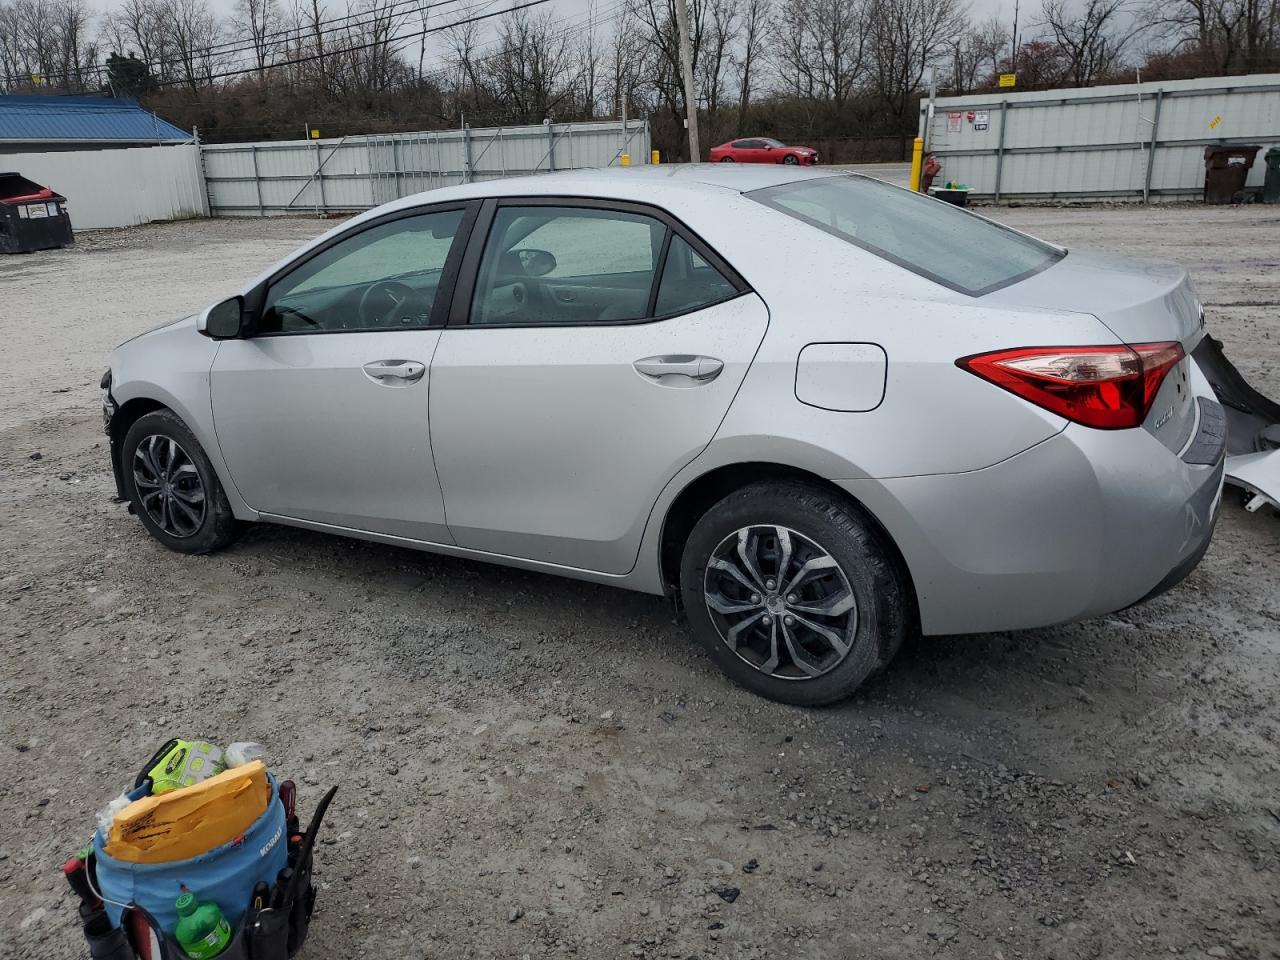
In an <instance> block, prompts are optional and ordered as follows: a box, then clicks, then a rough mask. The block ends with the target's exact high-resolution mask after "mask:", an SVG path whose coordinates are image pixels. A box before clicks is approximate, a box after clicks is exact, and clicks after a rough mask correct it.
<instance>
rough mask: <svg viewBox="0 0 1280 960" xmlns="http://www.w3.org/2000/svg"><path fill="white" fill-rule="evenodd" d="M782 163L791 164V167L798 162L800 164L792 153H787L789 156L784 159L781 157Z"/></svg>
mask: <svg viewBox="0 0 1280 960" xmlns="http://www.w3.org/2000/svg"><path fill="white" fill-rule="evenodd" d="M782 162H783V163H789V164H792V165H793V166H794V165H795V164H797V163H799V162H800V160H799V158H798V157H796V155H795V154H793V153H789V154H787V155H786V156H785V157H783V158H782Z"/></svg>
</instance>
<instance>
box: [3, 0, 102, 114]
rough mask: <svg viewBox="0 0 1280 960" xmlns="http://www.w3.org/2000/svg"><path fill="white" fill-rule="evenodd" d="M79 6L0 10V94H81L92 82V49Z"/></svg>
mask: <svg viewBox="0 0 1280 960" xmlns="http://www.w3.org/2000/svg"><path fill="white" fill-rule="evenodd" d="M90 20H91V14H90V12H89V9H88V7H87V6H86V4H85V0H13V2H12V3H8V4H0V70H2V71H3V72H2V73H0V89H8V90H27V89H38V88H45V89H49V90H53V91H57V92H59V93H84V92H85V91H87V90H89V89H92V88H93V86H94V85H95V83H96V80H97V74H98V67H97V59H98V49H97V45H96V43H95V42H94V41H93V40H92V39H91V38H90V33H89V26H90Z"/></svg>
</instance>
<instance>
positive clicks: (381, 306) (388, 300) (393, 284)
mask: <svg viewBox="0 0 1280 960" xmlns="http://www.w3.org/2000/svg"><path fill="white" fill-rule="evenodd" d="M413 295H414V292H413V288H412V287H410V286H408V285H406V284H403V283H401V282H400V281H399V280H377V281H375V282H373V283H371V284H369V286H367V287H365V288H364V293H362V294H360V307H359V313H360V323H361V325H362V326H365V327H392V326H397V325H399V323H400V321H401V320H402V319H403V318H402V316H401V313H400V311H401V310H402V309H403V307H404V305H405V304H406V303H408V301H409V298H410V297H412V296H413Z"/></svg>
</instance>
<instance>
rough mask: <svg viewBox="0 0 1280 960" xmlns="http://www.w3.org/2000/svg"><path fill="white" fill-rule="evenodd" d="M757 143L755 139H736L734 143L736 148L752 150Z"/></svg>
mask: <svg viewBox="0 0 1280 960" xmlns="http://www.w3.org/2000/svg"><path fill="white" fill-rule="evenodd" d="M755 145H756V142H755V141H754V140H735V141H734V142H733V144H732V146H733V148H734V149H735V150H750V149H751V148H752V147H754V146H755Z"/></svg>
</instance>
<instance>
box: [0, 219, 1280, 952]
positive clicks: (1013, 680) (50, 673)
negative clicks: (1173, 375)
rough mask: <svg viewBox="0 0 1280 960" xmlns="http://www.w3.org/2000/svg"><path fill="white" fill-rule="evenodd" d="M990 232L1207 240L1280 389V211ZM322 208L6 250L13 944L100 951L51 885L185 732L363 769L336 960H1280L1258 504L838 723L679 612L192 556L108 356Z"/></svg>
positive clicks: (486, 575) (915, 665)
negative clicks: (103, 414) (1189, 563)
mask: <svg viewBox="0 0 1280 960" xmlns="http://www.w3.org/2000/svg"><path fill="white" fill-rule="evenodd" d="M990 212H991V213H992V214H993V215H994V216H996V217H997V218H998V219H1002V220H1006V221H1008V222H1010V223H1012V224H1014V225H1016V226H1019V227H1024V228H1027V229H1029V230H1032V231H1033V232H1036V233H1039V234H1040V235H1042V236H1045V237H1047V238H1050V239H1053V240H1056V241H1060V242H1063V243H1066V244H1068V245H1073V246H1076V245H1078V246H1090V245H1091V246H1105V247H1110V248H1113V249H1116V250H1120V251H1124V252H1126V253H1134V254H1150V255H1158V256H1166V257H1172V258H1175V259H1178V260H1181V261H1182V262H1183V263H1185V264H1186V265H1188V267H1189V268H1190V269H1191V270H1192V271H1193V273H1194V275H1195V278H1196V282H1197V283H1198V284H1199V287H1200V290H1201V293H1202V295H1203V297H1204V299H1205V301H1206V302H1207V304H1208V310H1209V314H1210V317H1211V327H1212V329H1213V330H1214V332H1215V333H1216V334H1217V335H1218V336H1220V337H1222V338H1223V339H1224V340H1226V342H1227V351H1228V355H1229V356H1231V357H1232V358H1233V359H1234V360H1235V361H1236V362H1237V363H1238V365H1239V366H1240V367H1241V368H1242V369H1243V370H1244V371H1245V373H1246V375H1247V376H1248V377H1250V378H1251V379H1252V380H1253V381H1254V383H1255V384H1256V385H1257V386H1258V387H1260V388H1262V389H1263V390H1264V391H1265V392H1268V393H1270V394H1272V395H1275V396H1280V323H1278V322H1277V316H1278V313H1277V303H1278V302H1280V270H1278V269H1277V268H1278V267H1280V216H1277V212H1276V210H1275V209H1266V208H1261V207H1245V208H1236V209H1222V208H1217V209H1205V208H1201V207H1197V206H1183V205H1177V206H1173V205H1170V206H1162V207H1156V208H1153V209H1149V210H1143V209H1137V208H1121V207H1091V208H1065V209H1054V208H1021V209H996V210H993V211H990ZM323 226H324V224H320V223H317V222H316V221H314V220H268V221H254V222H250V221H216V222H190V223H179V224H164V225H156V226H150V227H142V228H138V229H133V230H127V231H121V232H111V233H96V234H87V235H85V236H83V237H82V238H81V240H80V242H79V243H78V244H77V246H76V247H75V248H74V249H72V250H68V251H63V252H50V253H41V254H37V255H32V256H25V257H9V258H6V259H4V260H3V262H0V281H3V282H2V283H0V294H2V295H3V299H2V300H0V303H2V304H3V305H2V306H0V331H2V332H3V336H4V343H5V349H4V351H3V352H2V353H0V437H2V438H3V441H2V442H0V494H2V499H0V504H2V506H0V526H2V528H3V531H4V532H3V537H0V605H2V608H0V609H2V610H3V613H2V614H0V644H3V650H4V651H5V662H6V664H7V669H6V670H5V671H4V673H3V676H2V677H0V757H2V758H3V762H2V763H0V770H2V771H3V776H2V777H0V824H2V826H0V927H3V929H4V930H6V931H7V933H6V934H5V935H4V936H3V937H0V956H12V957H19V956H20V957H23V958H67V957H73V956H80V955H83V949H82V945H81V944H80V943H79V939H78V938H79V933H78V931H77V929H76V926H75V922H74V911H73V908H72V903H71V898H70V895H69V894H68V893H67V892H66V891H65V889H64V884H63V883H62V881H61V879H60V878H59V877H58V876H57V871H58V866H59V864H60V863H61V861H62V860H63V859H64V858H65V857H66V855H67V853H68V852H69V851H71V850H72V849H74V848H75V847H76V846H78V845H79V844H80V843H81V842H82V841H83V839H84V838H85V837H86V836H87V834H88V832H89V830H90V829H91V824H92V819H93V813H94V811H95V810H96V808H97V807H98V806H99V805H101V804H102V803H103V802H104V801H105V800H106V799H107V798H108V797H110V796H111V795H113V794H114V793H115V792H116V791H117V790H119V789H120V787H121V786H122V782H123V781H125V780H128V779H130V778H131V777H132V774H133V771H134V770H135V769H136V768H137V767H138V766H139V765H140V763H141V761H142V760H143V759H144V758H145V757H147V756H149V755H150V753H151V751H152V750H153V749H154V748H155V746H156V745H157V744H159V743H160V742H161V741H163V740H165V739H167V738H168V737H169V736H171V735H177V734H182V735H188V736H195V735H200V736H204V737H208V738H210V739H214V740H219V741H223V742H226V741H230V740H235V739H258V740H261V741H263V742H264V743H266V744H268V745H269V746H270V748H271V760H272V766H273V768H274V769H275V770H276V771H278V772H280V773H285V774H291V775H293V776H294V777H295V778H297V780H298V781H299V786H300V793H301V802H302V805H303V815H304V817H305V816H307V815H308V813H309V810H310V809H311V808H312V807H313V805H314V803H315V801H316V800H317V799H318V797H319V794H320V793H321V790H322V788H323V787H324V786H326V785H328V784H330V783H338V784H340V785H341V790H340V792H339V794H338V798H337V801H336V803H335V805H334V807H333V808H332V812H331V814H330V817H329V825H328V827H327V829H326V831H325V834H324V843H323V846H321V847H320V848H319V854H318V867H319V872H320V880H321V881H322V885H323V890H322V893H321V897H320V901H319V908H318V913H317V917H316V920H315V922H314V924H313V925H312V936H311V940H310V942H309V943H308V946H307V949H306V951H305V955H306V956H308V957H311V958H323V957H327V958H350V957H415V958H420V957H436V958H454V957H483V958H487V957H504V958H505V957H513V958H523V957H528V958H539V957H560V956H566V955H568V956H578V957H587V958H597V957H599V958H617V957H672V958H675V957H679V958H691V957H725V958H760V957H773V958H817V957H877V958H899V957H901V958H907V957H910V958H918V957H920V956H924V955H935V954H940V955H947V956H952V957H985V958H1006V960H1012V958H1015V957H1026V958H1044V957H1056V958H1062V960H1066V958H1089V957H1106V958H1111V957H1157V956H1160V957H1167V956H1171V955H1177V956H1190V957H1219V958H1221V957H1234V958H1249V960H1252V958H1265V957H1280V932H1278V931H1280V882H1278V880H1280V871H1278V857H1280V795H1278V794H1280V740H1278V735H1280V708H1278V706H1277V702H1276V690H1277V679H1278V676H1280V667H1278V666H1277V664H1278V663H1280V660H1278V659H1277V654H1278V653H1280V519H1277V518H1276V517H1275V516H1274V515H1266V514H1257V515H1250V514H1246V513H1245V512H1244V511H1243V510H1241V509H1240V507H1239V506H1238V504H1237V502H1236V501H1235V500H1234V499H1232V498H1228V505H1227V506H1226V508H1225V510H1224V516H1223V518H1222V522H1221V524H1220V526H1219V528H1218V530H1219V532H1218V536H1217V538H1216V540H1215V542H1214V544H1213V547H1212V549H1211V550H1210V552H1209V554H1208V556H1207V557H1206V559H1205V561H1204V563H1203V564H1202V565H1201V566H1200V568H1199V569H1198V570H1197V571H1196V572H1195V573H1194V574H1193V575H1192V576H1191V577H1190V578H1189V579H1188V580H1187V581H1186V582H1185V583H1184V584H1182V585H1181V586H1179V587H1178V588H1177V589H1175V590H1173V591H1172V592H1170V593H1169V594H1167V595H1165V596H1163V597H1161V598H1159V599H1157V600H1155V601H1153V602H1151V603H1149V604H1147V605H1145V606H1143V607H1140V608H1137V609H1132V610H1127V611H1124V612H1122V613H1118V614H1116V615H1114V616H1111V617H1108V618H1105V619H1101V620H1095V621H1090V622H1088V623H1082V624H1076V625H1073V626H1066V627H1058V628H1053V629H1045V630H1036V631H1030V632H1025V633H1004V634H991V635H984V636H964V637H949V638H931V639H926V640H920V641H917V642H914V643H911V644H909V645H908V646H907V648H906V649H905V650H904V651H903V654H902V655H901V657H899V659H898V660H897V662H896V663H895V665H894V666H893V667H892V668H891V669H890V670H889V671H888V673H887V674H885V675H884V676H882V677H879V678H878V679H876V680H875V681H873V682H871V683H870V684H869V685H868V686H867V687H866V688H865V690H864V692H863V695H862V696H861V697H860V698H859V699H857V700H856V701H854V702H851V703H849V704H847V705H845V706H843V707H840V708H835V709H827V710H809V711H806V710H798V709H791V708H787V707H782V706H778V705H775V704H771V703H768V702H766V701H762V700H759V699H756V698H754V697H752V696H750V695H748V694H746V693H744V692H742V691H740V690H738V689H736V688H734V687H732V686H731V685H730V684H729V683H728V682H727V681H726V680H724V679H723V678H722V677H721V676H720V675H719V674H718V673H717V672H716V671H715V670H714V669H712V668H711V667H710V666H709V665H708V663H707V662H705V661H704V659H703V657H702V655H701V654H700V653H699V652H698V651H697V650H696V649H695V648H694V647H693V646H692V645H691V644H690V642H689V641H688V639H687V638H686V635H685V632H684V629H683V627H682V626H681V624H680V623H679V622H677V620H676V619H675V617H674V616H673V613H672V610H671V608H670V607H669V606H668V605H667V604H666V603H665V602H663V601H661V600H658V599H656V598H652V597H646V596H640V595H635V594H628V593H623V592H619V591H615V590H610V589H606V588H603V587H595V586H589V585H583V584H578V583H573V582H569V581H564V580H558V579H554V578H551V577H544V576H539V575H534V574H526V573H520V572H513V571H509V570H503V569H500V568H497V567H489V566H483V565H480V564H475V563H467V562H460V561H456V560H447V559H437V558H433V557H430V556H426V555H422V554H417V553H412V552H409V551H406V550H398V549H392V548H388V547H383V546H378V545H373V544H368V543H361V542H356V541H346V540H340V539H337V538H333V537H327V536H322V535H319V534H312V533H307V532H302V531H298V530H291V529H287V528H281V527H269V526H261V527H257V528H254V529H252V530H250V531H249V532H248V534H247V535H246V536H245V537H244V538H243V539H241V540H240V541H239V542H238V543H237V544H236V545H235V546H234V547H232V548H231V549H229V550H227V551H225V552H222V553H219V554H217V555H214V556H210V557H204V558H189V557H184V556H179V555H177V554H173V553H169V552H166V551H165V550H164V549H162V548H161V547H160V546H159V545H158V544H156V543H155V542H153V541H152V540H151V539H150V538H149V537H147V536H146V535H145V534H144V532H143V530H142V528H141V526H140V525H139V524H138V522H137V521H136V520H135V519H133V518H132V517H130V516H129V515H128V514H127V513H126V512H125V510H124V508H123V507H122V506H120V505H118V504H116V503H114V502H113V501H112V493H113V487H112V483H111V478H110V473H109V468H108V466H107V458H106V448H105V445H104V442H103V437H102V435H101V427H100V420H99V414H98V410H97V403H98V396H97V379H98V376H99V374H100V373H101V371H102V369H103V366H104V363H105V360H106V356H107V353H108V351H109V350H110V348H111V347H112V346H114V345H115V344H116V343H117V342H119V341H120V340H122V339H124V338H125V337H127V336H130V335H132V334H134V333H136V332H139V331H141V330H143V329H145V328H147V327H149V326H151V325H153V324H154V323H156V322H157V321H159V320H162V319H164V318H166V317H170V316H175V315H178V314H180V313H183V312H189V311H190V310H191V309H193V308H195V307H198V306H200V305H202V304H204V303H207V302H210V301H212V300H214V299H215V298H217V297H219V296H220V295H222V294H224V293H226V292H229V291H231V290H232V289H233V288H234V287H235V286H237V284H238V283H239V282H241V281H242V280H243V279H244V278H246V277H248V276H250V275H253V274H255V273H257V272H258V271H259V270H260V269H262V268H263V267H264V266H265V265H266V264H267V262H268V261H271V260H273V259H275V258H277V257H279V256H281V255H283V254H285V253H287V252H288V251H289V250H290V249H292V248H293V247H294V246H296V245H297V244H298V243H300V242H301V241H302V240H304V239H306V238H307V237H309V236H311V235H313V234H314V233H316V232H317V231H318V230H320V229H321V228H322V227H323ZM36 454H39V455H40V457H39V459H36V458H35V455H36Z"/></svg>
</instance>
